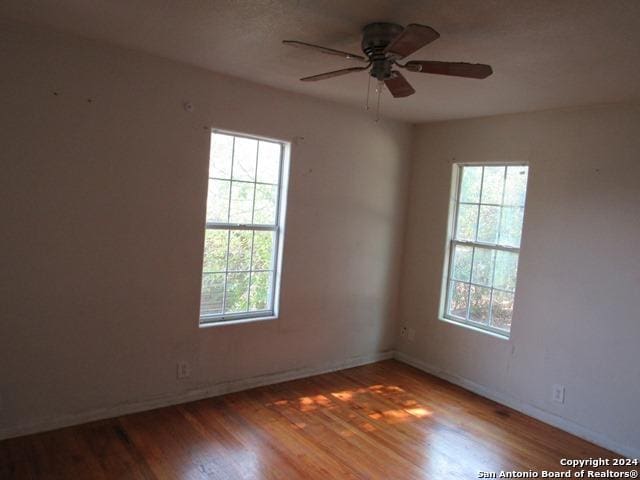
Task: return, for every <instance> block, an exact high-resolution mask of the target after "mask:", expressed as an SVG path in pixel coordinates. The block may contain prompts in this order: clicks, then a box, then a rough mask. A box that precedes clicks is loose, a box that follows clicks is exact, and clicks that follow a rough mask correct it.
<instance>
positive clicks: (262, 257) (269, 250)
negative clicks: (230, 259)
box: [251, 232, 275, 270]
mask: <svg viewBox="0 0 640 480" xmlns="http://www.w3.org/2000/svg"><path fill="white" fill-rule="evenodd" d="M274 240H275V233H274V232H255V234H254V237H253V265H252V266H251V270H271V269H272V268H273V267H272V263H273V243H274Z"/></svg>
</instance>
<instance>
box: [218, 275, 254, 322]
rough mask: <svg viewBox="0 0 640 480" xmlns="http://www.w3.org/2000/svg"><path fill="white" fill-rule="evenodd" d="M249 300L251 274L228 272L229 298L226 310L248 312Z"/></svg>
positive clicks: (226, 302) (227, 311)
mask: <svg viewBox="0 0 640 480" xmlns="http://www.w3.org/2000/svg"><path fill="white" fill-rule="evenodd" d="M248 300H249V274H248V273H228V274H227V298H226V301H225V304H224V305H225V307H224V311H225V312H226V313H237V312H246V311H247V310H248Z"/></svg>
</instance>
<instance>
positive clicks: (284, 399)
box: [0, 360, 618, 480]
mask: <svg viewBox="0 0 640 480" xmlns="http://www.w3.org/2000/svg"><path fill="white" fill-rule="evenodd" d="M589 457H607V458H613V457H618V455H614V454H613V453H612V452H609V451H607V450H604V449H602V448H599V447H597V446H595V445H593V444H590V443H588V442H586V441H584V440H581V439H579V438H577V437H574V436H572V435H569V434H567V433H565V432H562V431H560V430H558V429H555V428H553V427H550V426H548V425H545V424H543V423H541V422H538V421H536V420H534V419H532V418H530V417H527V416H525V415H522V414H520V413H518V412H515V411H513V410H511V409H509V408H506V407H503V406H501V405H499V404H497V403H494V402H492V401H489V400H487V399H484V398H482V397H479V396H477V395H474V394H472V393H470V392H468V391H466V390H463V389H461V388H458V387H456V386H454V385H451V384H449V383H447V382H444V381H442V380H439V379H437V378H435V377H432V376H430V375H427V374H425V373H422V372H420V371H418V370H416V369H414V368H412V367H409V366H407V365H404V364H402V363H399V362H396V361H393V360H390V361H385V362H379V363H375V364H371V365H366V366H363V367H358V368H352V369H348V370H343V371H341V372H336V373H330V374H326V375H319V376H315V377H311V378H307V379H303V380H296V381H292V382H286V383H281V384H278V385H272V386H268V387H262V388H257V389H253V390H248V391H245V392H240V393H234V394H230V395H226V396H223V397H217V398H211V399H207V400H201V401H197V402H192V403H186V404H183V405H179V406H174V407H167V408H162V409H158V410H153V411H149V412H144V413H138V414H133V415H127V416H123V417H119V418H114V419H109V420H104V421H98V422H93V423H89V424H86V425H81V426H77V427H70V428H65V429H61V430H57V431H53V432H47V433H41V434H36V435H30V436H26V437H20V438H15V439H10V440H5V441H3V442H0V478H2V479H33V478H37V479H41V478H42V479H73V480H76V479H79V480H81V479H118V480H121V479H194V480H201V479H209V480H210V479H254V478H256V479H257V478H259V479H287V480H290V479H298V478H304V479H331V478H337V479H363V478H368V479H474V478H478V472H479V471H500V470H509V471H511V470H522V471H528V470H535V471H539V470H542V469H546V470H555V471H563V470H566V468H565V467H561V466H560V465H559V460H560V459H561V458H589Z"/></svg>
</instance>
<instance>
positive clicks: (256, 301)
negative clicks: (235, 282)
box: [249, 272, 271, 311]
mask: <svg viewBox="0 0 640 480" xmlns="http://www.w3.org/2000/svg"><path fill="white" fill-rule="evenodd" d="M270 297H271V272H253V273H252V274H251V293H250V294H249V310H252V311H255V310H267V309H269V308H270V306H269V298H270Z"/></svg>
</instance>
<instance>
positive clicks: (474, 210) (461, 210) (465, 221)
mask: <svg viewBox="0 0 640 480" xmlns="http://www.w3.org/2000/svg"><path fill="white" fill-rule="evenodd" d="M477 221H478V206H477V205H459V207H458V221H457V226H456V240H469V241H474V240H475V239H476V223H477Z"/></svg>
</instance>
